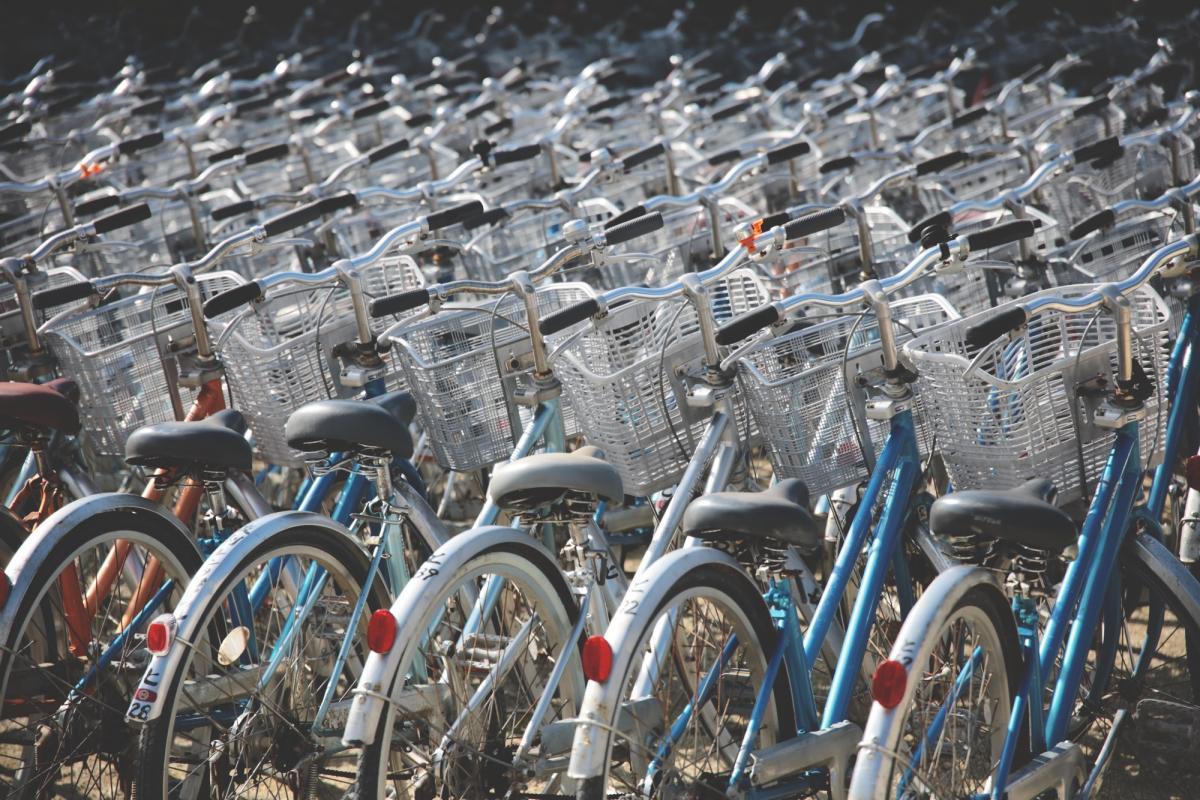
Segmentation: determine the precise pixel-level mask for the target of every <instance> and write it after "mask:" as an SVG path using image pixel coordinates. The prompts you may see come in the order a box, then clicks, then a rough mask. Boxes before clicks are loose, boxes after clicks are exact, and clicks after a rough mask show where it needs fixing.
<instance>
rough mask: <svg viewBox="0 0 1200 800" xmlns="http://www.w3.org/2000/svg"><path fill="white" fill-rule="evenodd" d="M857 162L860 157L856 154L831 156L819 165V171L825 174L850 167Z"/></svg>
mask: <svg viewBox="0 0 1200 800" xmlns="http://www.w3.org/2000/svg"><path fill="white" fill-rule="evenodd" d="M857 163H858V159H856V158H855V157H854V156H839V157H838V158H831V159H829V160H828V161H826V162H825V163H824V164H822V165H821V166H820V167H819V171H820V173H821V174H822V175H825V174H826V173H829V172H834V171H836V170H839V169H848V168H850V167H853V166H854V165H855V164H857Z"/></svg>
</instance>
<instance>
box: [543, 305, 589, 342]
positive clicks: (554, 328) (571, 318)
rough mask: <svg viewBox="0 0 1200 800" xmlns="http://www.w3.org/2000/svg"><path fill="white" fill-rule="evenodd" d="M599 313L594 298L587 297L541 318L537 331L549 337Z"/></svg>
mask: <svg viewBox="0 0 1200 800" xmlns="http://www.w3.org/2000/svg"><path fill="white" fill-rule="evenodd" d="M599 313H600V302H599V301H598V300H596V298H594V297H589V298H588V299H587V300H581V301H579V302H578V303H575V304H573V305H569V306H567V307H566V308H562V309H559V310H558V311H555V312H554V313H553V314H547V315H546V316H544V317H542V318H541V319H539V320H538V330H539V331H541V334H542V335H543V336H549V335H550V334H552V333H558V332H559V331H563V330H566V329H567V328H569V327H571V326H572V325H574V324H576V323H578V322H583V321H584V320H585V319H588V318H589V317H594V316H595V315H596V314H599Z"/></svg>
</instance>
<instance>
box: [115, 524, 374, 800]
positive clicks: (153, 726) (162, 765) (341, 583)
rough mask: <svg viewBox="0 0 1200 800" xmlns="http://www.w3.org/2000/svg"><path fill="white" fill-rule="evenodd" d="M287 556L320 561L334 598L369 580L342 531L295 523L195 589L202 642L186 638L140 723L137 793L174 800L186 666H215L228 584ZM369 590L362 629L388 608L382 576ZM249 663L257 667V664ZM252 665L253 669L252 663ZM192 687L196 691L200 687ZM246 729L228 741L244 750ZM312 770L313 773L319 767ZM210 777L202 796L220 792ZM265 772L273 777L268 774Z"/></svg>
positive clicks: (213, 750) (198, 713)
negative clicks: (158, 706)
mask: <svg viewBox="0 0 1200 800" xmlns="http://www.w3.org/2000/svg"><path fill="white" fill-rule="evenodd" d="M226 541H227V542H229V541H232V539H231V540H226ZM221 556H222V551H221V549H220V548H218V550H217V551H216V552H214V554H213V555H212V556H211V557H210V558H214V559H219V558H220V557H221ZM288 556H291V557H295V558H299V557H307V558H309V559H311V563H319V564H320V565H321V566H322V567H323V568H324V569H325V570H326V571H327V573H328V574H330V575H333V577H334V578H335V579H336V580H337V581H338V585H337V586H336V587H335V591H334V592H332V593H331V594H330V595H328V597H329V598H330V602H335V603H336V602H337V591H336V590H340V591H341V592H351V591H361V590H362V589H361V587H363V586H365V585H366V583H367V578H368V570H369V559H368V556H367V553H366V552H365V551H364V550H363V549H362V548H361V547H360V546H359V545H358V543H357V542H356V541H355V540H354V539H353V538H352V537H350V536H348V535H347V536H340V537H339V536H332V535H331V534H330V531H329V530H326V529H322V528H318V527H315V526H307V525H293V526H289V527H286V528H283V529H282V530H279V531H276V532H275V533H274V534H273V535H271V536H269V537H264V539H263V541H262V542H258V543H256V546H255V547H254V548H253V549H251V550H250V551H249V552H248V553H246V554H244V555H243V556H242V557H241V558H240V559H239V561H238V563H237V564H235V565H233V567H232V569H231V570H230V571H229V573H228V574H227V576H226V577H225V578H224V579H223V580H222V581H221V582H220V583H219V584H218V585H216V586H212V587H204V588H202V589H197V590H195V592H194V596H195V595H198V596H199V597H200V598H201V602H198V603H196V604H195V605H196V608H197V609H198V611H197V616H196V618H197V619H199V620H200V627H199V628H198V630H199V631H201V634H200V635H201V636H203V637H205V638H204V640H203V641H197V642H192V643H190V644H191V646H189V647H186V648H184V650H185V654H184V655H183V656H182V658H183V661H182V663H181V664H180V666H179V668H178V669H176V670H175V673H174V676H173V678H172V679H171V681H170V683H169V684H168V685H166V686H164V687H162V690H161V696H162V697H163V698H164V700H163V711H162V713H161V714H160V715H159V716H158V717H157V718H156V719H153V720H150V721H149V722H147V723H146V724H145V725H144V726H143V727H142V730H141V732H140V735H139V736H138V742H137V751H138V764H137V773H136V775H135V777H134V787H135V791H136V796H137V797H139V798H155V797H162V798H166V797H172V798H175V797H179V796H182V795H183V792H182V790H181V785H180V784H181V783H182V781H181V782H177V783H173V782H172V774H171V763H172V762H171V758H170V756H171V747H172V744H173V741H174V737H175V735H176V721H177V719H178V718H179V715H180V714H182V713H183V711H181V710H180V708H181V701H182V699H183V688H184V686H185V681H186V679H187V678H188V677H189V675H190V674H191V667H192V666H193V665H195V664H197V662H196V657H197V654H198V653H202V654H203V655H204V657H205V659H207V661H206V662H205V663H204V664H201V665H200V669H201V671H200V672H199V675H200V676H202V677H208V673H209V668H210V667H214V666H215V665H216V664H217V663H219V662H218V661H217V657H216V656H217V652H216V650H217V648H218V647H219V643H220V638H223V637H224V635H225V634H227V633H228V631H229V630H230V626H229V625H228V622H227V620H225V619H224V617H220V618H219V617H218V611H222V609H223V608H225V606H226V603H227V601H228V600H229V598H230V596H231V593H232V592H233V591H234V589H235V588H236V587H238V586H241V585H245V583H244V582H245V581H246V579H247V578H248V577H249V576H250V575H251V574H252V573H253V572H255V571H256V570H258V569H259V568H261V566H262V565H264V564H267V563H268V562H270V561H271V559H273V558H276V557H288ZM330 570H335V571H336V575H334V573H332V572H329V571H330ZM201 591H202V592H203V594H202V595H201V594H200V592H201ZM369 591H370V592H371V597H370V598H368V601H367V607H366V610H365V612H364V615H363V617H362V618H361V619H360V626H365V623H366V620H367V619H368V618H369V616H370V612H371V611H372V610H374V609H378V608H382V607H385V606H386V602H387V592H386V589H385V587H384V586H383V583H382V581H381V580H376V581H374V582H373V584H372V586H371V587H369ZM357 597H358V595H354V596H353V597H350V596H349V595H347V596H346V600H347V603H350V604H352V603H353V602H354V601H355V600H357ZM181 605H182V604H181ZM265 606H271V609H266V610H267V613H268V614H269V613H270V611H271V610H275V604H274V602H273V601H270V602H267V603H266V604H265ZM265 606H264V608H265ZM188 607H189V609H190V608H191V606H190V605H189V606H188ZM257 616H258V615H257V613H256V618H257ZM319 616H320V615H313V614H310V615H309V617H307V618H306V619H308V620H313V619H315V617H319ZM256 627H257V622H256ZM345 635H350V634H349V632H345ZM218 637H220V638H218ZM359 641H362V639H361V638H360V639H359ZM309 644H311V642H309ZM307 647H308V644H306V646H305V647H303V648H299V649H300V650H305V649H307ZM335 652H336V648H334V652H327V650H323V651H322V655H328V656H329V660H330V661H331V662H332V661H333V655H334V653H335ZM237 666H238V665H237V663H234V664H230V665H225V669H226V670H227V671H226V672H225V673H223V674H224V675H229V674H231V673H232V671H233V670H232V668H233V667H237ZM254 666H259V665H258V664H256V665H254ZM254 666H252V667H251V668H254ZM345 669H346V674H345V675H343V676H338V679H339V680H340V679H341V678H342V677H345V678H346V680H347V682H348V683H350V684H352V683H353V676H352V675H351V674H350V671H351V670H352V666H351V664H350V662H349V661H348V662H347V664H346V667H345ZM216 677H218V678H219V677H220V675H217V676H216ZM281 680H282V679H281ZM215 683H216V681H215V680H213V681H211V683H210V685H212V684H215ZM196 685H197V686H201V685H202V684H200V683H199V680H197V684H196ZM315 689H316V686H315V685H314V690H315ZM196 691H199V689H197V690H196ZM320 694H321V693H320V692H319V691H316V692H315V694H314V699H315V698H319V697H320ZM301 696H304V697H306V698H307V695H302V693H301ZM293 699H295V696H293ZM262 705H263V706H266V705H267V704H265V703H264V704H262ZM274 710H278V712H279V719H278V720H275V721H277V722H281V721H282V720H283V719H284V717H285V713H284V712H285V709H283V708H282V705H281V704H280V705H279V707H278V708H277V709H271V708H267V713H268V714H270V713H273V711H274ZM205 711H207V709H204V708H197V709H195V710H192V713H193V716H195V717H197V718H198V722H199V727H205V726H208V725H209V724H210V723H212V722H213V720H214V719H216V717H217V715H216V714H215V713H213V714H211V715H209V716H208V718H207V719H208V722H207V723H206V722H205V719H204V713H205ZM288 724H289V725H290V728H288V729H289V730H292V731H293V732H294V733H296V734H297V735H301V736H303V735H308V733H311V732H305V731H303V730H302V728H303V721H302V720H290V721H289V723H288ZM232 727H234V726H232V725H231V726H230V728H232ZM246 733H247V735H246V737H245V740H244V741H242V742H238V741H235V742H234V744H238V745H240V746H246V747H247V748H248V747H249V746H248V745H246V744H245V742H246V741H249V740H250V738H251V737H250V735H249V734H250V733H255V731H252V730H249V729H247V731H246ZM278 740H279V737H270V742H268V743H267V744H265V745H264V746H266V747H267V748H268V749H270V748H273V747H276V746H277V745H279V744H280V742H279V741H278ZM203 744H204V745H206V746H208V747H209V755H208V757H209V758H215V757H219V756H220V753H218V752H217V742H216V740H210V741H208V742H204V743H203ZM293 744H295V745H296V747H299V746H301V744H304V743H303V742H299V743H296V742H293ZM226 745H227V746H228V743H226ZM230 749H232V748H230ZM281 750H282V748H281ZM246 752H249V749H247V751H246ZM271 752H272V754H273V755H275V756H278V757H279V758H280V759H283V758H293V759H294V758H297V757H298V755H297V751H290V752H289V753H287V754H286V755H282V754H281V751H280V752H276V751H274V750H272V751H271ZM264 760H265V759H264ZM243 766H244V764H243V763H242V762H240V761H239V762H237V763H236V764H231V765H230V774H231V775H232V774H233V772H234V771H235V769H240V768H242V767H243ZM281 769H282V768H281ZM313 769H314V770H319V764H318V765H317V766H316V767H314V768H313ZM301 771H302V770H301V769H300V767H299V766H297V772H298V773H299V772H301ZM191 774H192V773H190V772H188V771H187V770H186V769H185V772H184V775H185V778H184V779H183V780H186V779H187V778H188V777H191ZM213 774H214V773H212V772H210V771H209V769H208V765H207V763H206V765H205V772H204V774H203V776H201V778H200V780H199V783H198V785H197V791H198V792H199V793H200V795H202V796H206V797H207V796H214V797H216V796H223V793H222V792H219V791H218V790H219V789H220V787H214V786H213V785H212V783H211V780H212V775H213ZM269 777H270V778H271V779H274V775H273V774H272V775H271V776H269ZM298 779H299V778H298ZM308 779H310V780H318V779H320V775H319V772H313V773H312V774H309V777H308ZM227 788H228V787H227ZM252 788H253V787H252ZM315 788H316V787H315V786H314V789H315Z"/></svg>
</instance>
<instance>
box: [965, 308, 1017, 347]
mask: <svg viewBox="0 0 1200 800" xmlns="http://www.w3.org/2000/svg"><path fill="white" fill-rule="evenodd" d="M1028 319H1029V315H1027V314H1026V313H1025V308H1024V307H1023V306H1013V307H1012V308H1006V309H1005V310H1003V311H1001V312H1000V313H998V314H996V315H995V316H993V317H992V318H991V319H986V320H984V321H983V322H979V323H976V324H974V325H972V326H970V327H969V328H967V330H966V334H965V336H964V338H965V341H966V343H967V347H974V348H976V349H978V348H980V347H983V346H984V345H986V344H990V343H991V342H994V341H996V340H997V339H999V338H1000V337H1001V336H1003V335H1005V334H1006V333H1008V332H1010V331H1015V330H1017V329H1018V328H1020V327H1021V326H1022V325H1024V324H1025V322H1026V321H1027V320H1028Z"/></svg>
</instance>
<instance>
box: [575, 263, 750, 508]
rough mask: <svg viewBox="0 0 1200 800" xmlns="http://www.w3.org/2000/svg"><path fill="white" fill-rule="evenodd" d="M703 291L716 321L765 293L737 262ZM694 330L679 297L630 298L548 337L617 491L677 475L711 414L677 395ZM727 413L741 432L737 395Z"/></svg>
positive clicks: (690, 369)
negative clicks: (615, 475)
mask: <svg viewBox="0 0 1200 800" xmlns="http://www.w3.org/2000/svg"><path fill="white" fill-rule="evenodd" d="M709 296H710V301H711V304H712V309H713V315H714V316H715V317H716V319H717V321H718V324H720V322H721V321H722V320H726V319H729V318H731V317H733V316H735V315H737V314H740V313H741V312H743V311H747V310H749V309H751V308H755V307H757V306H759V305H762V304H763V303H765V302H767V300H768V294H767V290H766V286H765V285H764V284H763V283H762V281H761V280H760V279H759V278H758V277H757V276H756V275H755V274H754V273H753V272H752V271H750V270H744V269H743V270H738V271H736V272H734V273H733V274H731V275H730V276H729V277H727V278H726V279H725V280H724V281H722V282H721V283H719V284H717V285H715V286H712V287H710V289H709ZM697 331H698V328H697V320H696V314H695V311H694V310H693V308H692V306H691V305H690V304H688V303H686V302H685V301H683V300H682V299H679V300H676V301H672V302H667V303H662V302H654V301H644V300H634V301H631V302H628V303H624V304H622V305H619V306H617V307H616V308H612V309H610V310H609V312H608V313H607V314H606V315H605V316H604V317H603V318H601V319H599V320H595V321H594V322H589V323H586V324H585V325H584V326H583V327H581V328H576V329H570V330H569V331H567V332H564V333H563V334H560V335H559V337H558V338H556V339H555V342H556V344H557V349H556V353H557V356H556V357H555V361H554V370H555V373H556V374H557V375H558V376H559V378H560V379H561V380H562V383H563V387H564V389H565V394H566V396H567V397H568V398H569V399H570V402H571V405H572V406H573V407H574V408H575V409H577V410H578V411H579V412H581V413H579V418H578V419H579V427H580V429H581V430H582V432H583V434H584V435H585V436H586V438H587V441H588V443H589V444H594V445H597V446H599V447H600V448H601V449H602V450H604V453H605V457H606V459H607V460H608V461H609V463H611V464H612V465H613V466H614V467H616V469H617V471H618V472H619V473H620V474H621V480H622V482H623V483H624V486H625V492H626V493H627V494H631V495H635V496H643V497H644V496H648V495H650V494H652V493H653V492H656V491H658V490H660V489H664V488H666V487H668V486H672V485H674V484H675V483H676V482H678V480H679V476H680V475H682V473H683V470H684V469H685V468H686V467H687V464H688V461H689V460H690V458H691V456H692V453H693V452H694V451H695V449H696V446H697V444H698V443H699V441H700V438H701V436H702V435H703V433H704V430H705V427H706V425H707V423H708V421H709V420H710V419H711V416H712V411H711V409H709V408H705V407H703V406H701V407H693V406H691V405H689V403H688V398H687V387H686V385H685V376H686V375H688V374H694V373H695V372H696V368H697V366H698V365H699V364H700V363H701V359H702V356H703V347H702V343H701V341H700V337H699V334H698V332H697ZM584 410H586V413H582V412H584ZM735 413H736V416H737V424H738V431H739V433H740V434H741V435H742V437H743V441H749V440H750V439H751V438H753V431H752V430H751V426H750V419H749V414H748V413H747V412H746V409H745V406H744V405H743V404H742V403H741V402H740V401H736V406H735Z"/></svg>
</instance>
